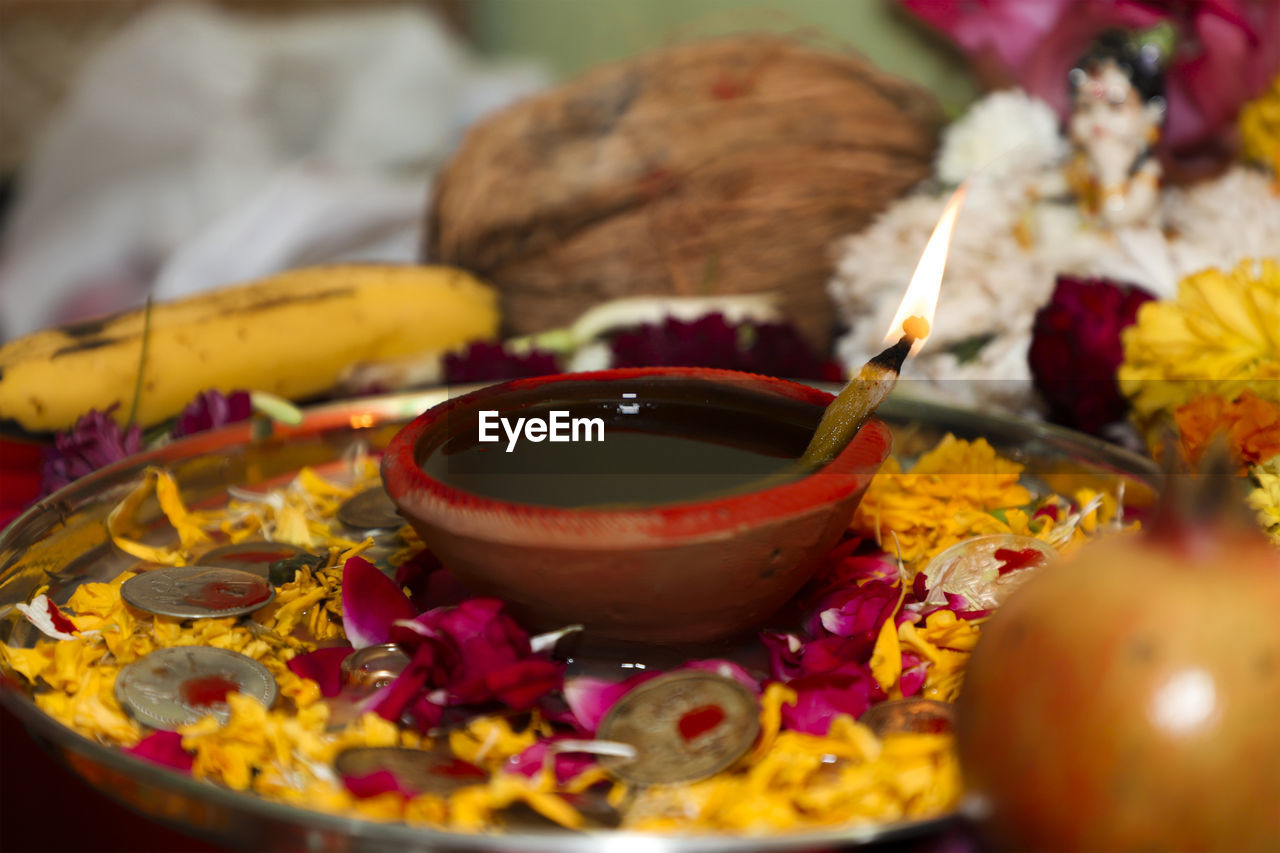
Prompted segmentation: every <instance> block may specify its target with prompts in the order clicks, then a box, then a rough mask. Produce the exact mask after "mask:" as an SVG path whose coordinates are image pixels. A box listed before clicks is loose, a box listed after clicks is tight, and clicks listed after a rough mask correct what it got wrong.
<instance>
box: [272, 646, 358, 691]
mask: <svg viewBox="0 0 1280 853" xmlns="http://www.w3.org/2000/svg"><path fill="white" fill-rule="evenodd" d="M353 651H355V649H353V648H351V647H350V646H329V647H327V648H323V649H316V650H315V651H314V652H307V653H306V654H301V655H295V656H294V657H293V658H290V660H289V663H288V664H286V665H287V666H288V667H289V671H290V672H292V673H293V674H294V675H296V676H298V677H299V678H309V679H311V680H312V681H314V682H315V683H316V684H319V685H320V695H321V696H324V697H325V698H326V699H328V698H332V697H334V696H337V695H338V694H339V693H341V692H342V662H343V661H344V660H346V659H347V656H348V655H350V654H351V653H352V652H353Z"/></svg>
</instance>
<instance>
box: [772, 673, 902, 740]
mask: <svg viewBox="0 0 1280 853" xmlns="http://www.w3.org/2000/svg"><path fill="white" fill-rule="evenodd" d="M787 686H788V687H790V688H791V689H792V690H794V691H796V703H795V704H794V705H783V706H782V723H783V725H784V726H786V727H787V728H789V729H792V730H794V731H798V732H803V733H805V734H811V735H825V734H826V733H827V730H828V729H829V728H831V721H832V720H833V719H834V718H835V717H836V715H837V714H848V715H849V716H851V717H853V718H854V719H857V718H858V717H861V716H862V715H863V714H864V713H865V712H866V710H867V708H869V707H871V703H872V702H878V701H880V700H881V699H883V698H884V691H883V690H881V689H880V685H879V684H877V683H876V680H875V678H874V677H873V676H872V675H871V671H870V670H869V669H868V668H867V667H865V666H858V665H850V666H845V667H844V668H842V669H840V670H838V671H835V672H827V673H822V674H819V675H806V676H804V677H802V678H797V679H795V680H794V681H792V682H791V683H789V684H788V685H787Z"/></svg>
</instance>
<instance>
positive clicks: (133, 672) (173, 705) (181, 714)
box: [116, 646, 278, 731]
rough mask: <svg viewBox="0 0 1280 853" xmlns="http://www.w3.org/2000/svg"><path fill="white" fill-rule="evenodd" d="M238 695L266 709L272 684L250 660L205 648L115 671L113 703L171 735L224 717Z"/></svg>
mask: <svg viewBox="0 0 1280 853" xmlns="http://www.w3.org/2000/svg"><path fill="white" fill-rule="evenodd" d="M236 691H238V692H240V693H243V694H245V695H246V696H252V697H253V698H254V699H257V700H258V701H259V702H261V703H262V704H263V705H264V706H266V707H268V708H270V707H271V706H272V704H274V703H275V701H276V694H277V692H278V688H277V686H276V680H275V679H274V678H273V677H272V676H271V673H270V672H268V671H267V668H266V667H265V666H263V665H262V664H260V663H258V662H257V661H256V660H254V659H253V658H250V657H245V656H244V655H242V654H240V653H239V652H233V651H229V650H227V649H215V648H212V647H210V646H173V647H171V648H167V649H157V650H156V651H154V652H152V653H151V654H149V655H147V656H146V657H143V658H139V659H138V660H136V661H134V662H133V663H131V664H129V665H128V666H126V667H125V668H124V669H122V670H120V674H119V675H118V676H116V699H117V700H118V701H119V702H120V704H121V706H123V707H124V709H125V710H126V711H127V712H128V713H129V714H130V715H131V716H132V717H133V718H134V719H136V720H137V721H138V722H140V723H143V724H144V725H148V726H151V727H152V728H154V729H164V730H165V731H173V730H175V729H177V728H178V727H179V726H183V725H186V724H188V723H194V722H196V721H197V720H199V719H200V718H202V717H204V716H206V715H208V714H213V715H214V716H215V717H217V718H218V720H219V721H220V722H222V723H225V722H226V721H227V719H228V717H229V714H230V712H229V710H228V708H227V703H226V698H225V697H226V694H227V693H229V692H236Z"/></svg>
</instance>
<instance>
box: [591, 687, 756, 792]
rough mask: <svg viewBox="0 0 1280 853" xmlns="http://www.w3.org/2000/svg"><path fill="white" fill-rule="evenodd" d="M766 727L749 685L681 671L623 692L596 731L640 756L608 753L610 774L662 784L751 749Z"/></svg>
mask: <svg viewBox="0 0 1280 853" xmlns="http://www.w3.org/2000/svg"><path fill="white" fill-rule="evenodd" d="M759 733H760V706H759V703H758V702H757V700H756V697H755V695H754V694H752V692H751V691H750V690H748V689H747V688H746V687H744V686H742V685H741V684H739V683H738V682H737V681H734V680H733V679H732V678H728V677H726V676H723V675H717V674H716V673H713V672H703V671H701V670H682V671H679V672H671V673H668V674H666V675H662V676H659V677H657V678H655V679H653V680H652V681H646V682H644V683H643V684H641V685H639V686H638V687H636V688H635V689H633V690H632V691H631V692H629V693H627V694H626V695H625V696H623V697H622V698H621V699H619V700H618V701H617V702H616V703H615V704H614V706H613V707H612V708H610V709H609V712H608V713H607V714H605V717H604V719H603V720H602V721H601V722H600V727H599V729H598V730H597V732H596V737H597V738H598V739H600V740H609V741H619V742H621V743H626V744H630V745H631V746H633V747H635V750H636V755H635V757H634V758H622V757H619V756H603V757H601V759H600V763H601V764H602V765H603V766H604V767H605V769H607V770H608V771H609V772H610V773H612V774H613V775H615V776H617V777H618V778H620V779H623V780H625V781H627V782H632V783H634V784H637V785H663V784H670V783H675V782H692V781H695V780H698V779H705V778H707V777H708V776H714V775H715V774H717V773H719V772H720V771H721V770H724V769H725V768H727V767H729V766H730V765H732V764H733V763H734V762H735V761H737V760H738V759H739V758H741V757H742V756H743V755H745V754H746V752H747V750H749V749H750V748H751V745H752V744H753V743H755V740H756V736H757V735H759Z"/></svg>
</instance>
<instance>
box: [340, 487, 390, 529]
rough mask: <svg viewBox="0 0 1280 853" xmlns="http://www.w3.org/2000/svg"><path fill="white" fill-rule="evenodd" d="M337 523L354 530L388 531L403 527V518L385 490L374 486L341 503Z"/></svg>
mask: <svg viewBox="0 0 1280 853" xmlns="http://www.w3.org/2000/svg"><path fill="white" fill-rule="evenodd" d="M338 521H340V522H342V523H343V524H345V525H346V526H347V527H352V528H355V529H356V530H389V529H396V528H399V527H400V526H401V525H403V524H404V516H402V515H400V511H399V510H398V509H396V505H395V504H394V503H393V502H392V501H391V496H390V495H388V494H387V490H386V489H384V488H382V486H374V487H373V488H372V489H365V490H364V491H363V492H360V493H359V494H358V495H354V496H352V497H350V498H347V500H345V501H343V503H342V505H341V506H339V507H338Z"/></svg>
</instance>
